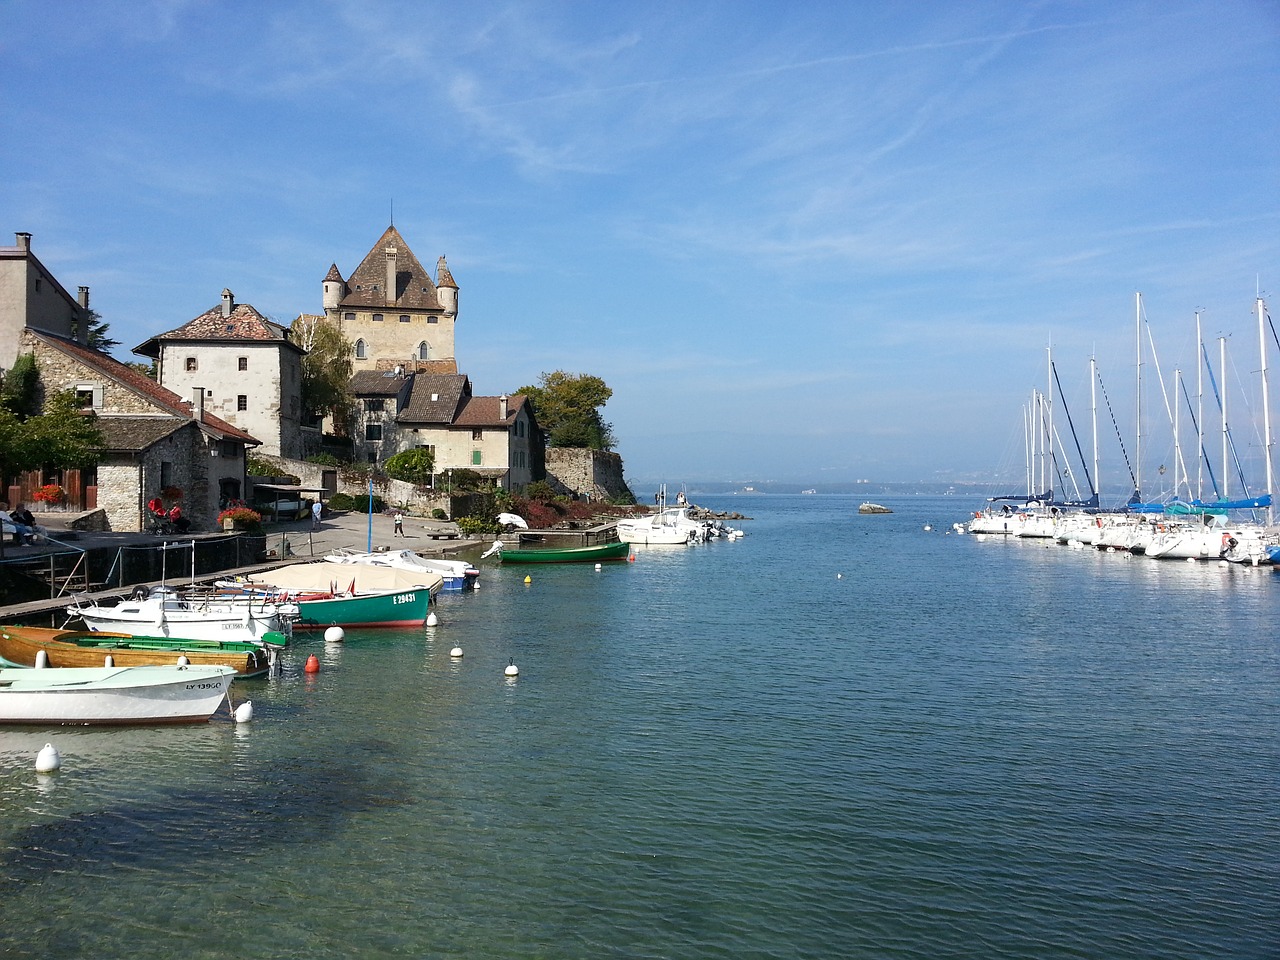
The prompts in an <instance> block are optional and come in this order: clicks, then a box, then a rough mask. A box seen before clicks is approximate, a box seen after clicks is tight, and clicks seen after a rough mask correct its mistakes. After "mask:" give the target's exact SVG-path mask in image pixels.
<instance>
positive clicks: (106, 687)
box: [0, 665, 236, 726]
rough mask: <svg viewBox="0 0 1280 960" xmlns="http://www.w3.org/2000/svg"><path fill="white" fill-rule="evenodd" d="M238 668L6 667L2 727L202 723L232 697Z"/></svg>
mask: <svg viewBox="0 0 1280 960" xmlns="http://www.w3.org/2000/svg"><path fill="white" fill-rule="evenodd" d="M235 675H236V671H235V669H234V668H232V667H224V666H218V667H195V666H176V665H175V666H168V667H47V668H44V669H37V670H33V669H31V668H29V667H7V668H4V669H0V723H30V724H39V725H41V726H46V725H48V724H51V723H58V724H74V725H76V726H79V725H82V724H129V723H139V724H141V723H202V722H204V721H206V720H208V719H209V718H210V717H211V716H213V712H214V711H215V710H217V709H218V706H219V705H220V704H221V703H222V701H223V700H224V699H225V698H226V696H227V688H228V687H229V686H230V685H231V680H232V678H234V677H235Z"/></svg>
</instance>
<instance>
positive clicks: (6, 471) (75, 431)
mask: <svg viewBox="0 0 1280 960" xmlns="http://www.w3.org/2000/svg"><path fill="white" fill-rule="evenodd" d="M102 445H103V437H102V431H101V430H99V429H98V424H97V418H96V417H95V416H94V415H93V414H92V413H85V412H84V411H83V410H82V409H80V406H79V403H78V401H77V400H76V395H75V391H73V390H60V391H58V392H57V393H54V394H52V395H51V396H50V397H49V398H48V399H47V400H46V401H45V406H44V412H43V413H41V414H38V415H37V416H34V417H28V418H27V419H26V420H20V419H19V418H18V417H17V416H16V415H15V414H14V413H13V412H12V411H11V410H9V409H8V408H7V407H0V476H4V477H8V476H12V475H13V474H17V473H21V472H22V471H24V470H34V469H36V468H37V467H54V468H57V469H64V470H65V469H70V468H75V467H90V466H93V464H95V463H97V462H98V460H99V458H100V457H101V455H102Z"/></svg>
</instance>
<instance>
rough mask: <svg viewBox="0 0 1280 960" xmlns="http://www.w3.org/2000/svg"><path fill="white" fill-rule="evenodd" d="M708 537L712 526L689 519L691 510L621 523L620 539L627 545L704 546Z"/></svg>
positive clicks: (673, 509)
mask: <svg viewBox="0 0 1280 960" xmlns="http://www.w3.org/2000/svg"><path fill="white" fill-rule="evenodd" d="M709 536H710V527H709V525H708V524H707V523H705V522H703V521H701V520H695V519H693V517H691V516H689V508H688V507H668V508H667V509H665V510H660V511H659V512H658V513H654V514H649V515H648V516H643V517H627V518H626V519H624V520H619V521H618V539H619V540H621V541H623V542H624V543H702V542H703V541H704V540H706V539H708V537H709Z"/></svg>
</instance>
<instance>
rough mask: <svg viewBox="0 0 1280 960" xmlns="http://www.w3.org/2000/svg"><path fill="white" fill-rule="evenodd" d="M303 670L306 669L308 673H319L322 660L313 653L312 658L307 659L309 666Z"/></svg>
mask: <svg viewBox="0 0 1280 960" xmlns="http://www.w3.org/2000/svg"><path fill="white" fill-rule="evenodd" d="M303 669H304V670H305V671H306V672H307V673H319V672H320V658H319V657H317V656H316V655H315V654H314V653H313V654H312V655H311V656H309V657H307V665H306V666H305V667H303Z"/></svg>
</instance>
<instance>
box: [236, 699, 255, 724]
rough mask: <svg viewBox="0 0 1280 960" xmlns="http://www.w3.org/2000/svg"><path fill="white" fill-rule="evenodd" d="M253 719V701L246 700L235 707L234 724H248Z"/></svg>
mask: <svg viewBox="0 0 1280 960" xmlns="http://www.w3.org/2000/svg"><path fill="white" fill-rule="evenodd" d="M252 719H253V701H252V700H246V701H245V702H244V703H242V704H240V706H238V707H236V723H248V722H249V721H250V720H252Z"/></svg>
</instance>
